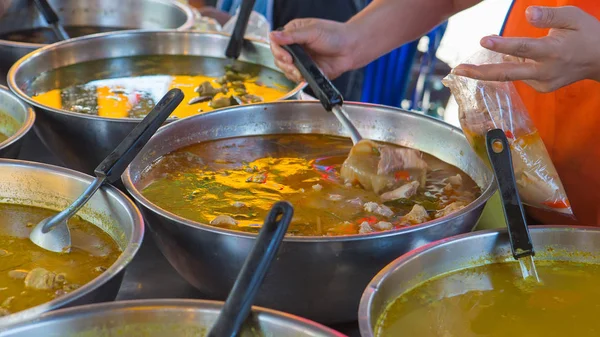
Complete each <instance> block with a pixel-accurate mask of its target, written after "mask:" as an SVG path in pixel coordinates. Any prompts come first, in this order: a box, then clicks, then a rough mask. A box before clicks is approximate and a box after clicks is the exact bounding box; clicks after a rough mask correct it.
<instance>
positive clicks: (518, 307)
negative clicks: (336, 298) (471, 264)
mask: <svg viewBox="0 0 600 337" xmlns="http://www.w3.org/2000/svg"><path fill="white" fill-rule="evenodd" d="M536 267H537V271H538V274H539V275H540V278H541V280H542V283H537V282H536V281H532V278H528V279H527V280H524V279H523V276H522V274H521V269H520V267H519V264H518V263H515V262H511V263H496V264H490V265H484V266H480V267H476V268H469V269H465V270H461V271H457V272H453V273H450V274H446V275H441V276H439V277H436V278H433V279H431V280H429V281H426V282H424V283H423V284H421V285H419V286H417V287H415V288H414V289H412V290H410V291H408V292H407V293H405V294H403V295H402V296H400V297H399V298H398V299H396V300H395V301H394V302H392V303H391V305H389V307H388V308H387V309H386V310H385V312H384V314H383V315H382V316H381V317H380V319H379V321H378V323H377V326H376V331H375V335H376V336H378V337H383V336H420V337H480V336H486V337H506V336H531V337H538V336H539V337H542V336H544V337H550V336H557V337H558V336H578V337H592V336H598V335H599V334H600V324H599V323H597V318H596V314H597V312H598V309H599V308H600V288H598V282H597V281H598V280H599V279H600V266H599V265H594V264H583V263H573V262H560V261H542V260H537V261H536Z"/></svg>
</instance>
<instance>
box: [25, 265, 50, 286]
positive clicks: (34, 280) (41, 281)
mask: <svg viewBox="0 0 600 337" xmlns="http://www.w3.org/2000/svg"><path fill="white" fill-rule="evenodd" d="M55 278H56V275H55V274H54V273H52V272H50V271H48V270H46V269H44V268H34V269H32V270H30V271H29V273H27V276H26V277H25V288H29V289H35V290H50V289H53V288H54V285H55Z"/></svg>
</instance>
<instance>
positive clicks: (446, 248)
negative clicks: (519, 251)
mask: <svg viewBox="0 0 600 337" xmlns="http://www.w3.org/2000/svg"><path fill="white" fill-rule="evenodd" d="M531 239H532V241H533V244H534V247H535V249H536V259H538V260H550V259H551V260H562V261H577V262H588V263H600V245H599V243H600V229H598V228H594V227H567V226H536V227H532V228H531ZM511 260H512V261H514V259H513V257H512V253H511V249H510V241H509V238H508V233H507V232H506V230H487V231H479V232H474V233H470V234H465V235H460V236H456V237H454V238H448V239H444V240H440V241H438V242H434V243H431V244H429V245H426V246H424V247H421V248H419V249H416V250H414V251H412V252H410V253H408V254H406V255H404V256H402V257H400V258H398V259H397V260H395V261H394V262H392V263H390V264H389V265H387V266H386V267H385V268H384V269H383V270H382V271H381V272H379V274H377V276H375V278H373V280H372V281H371V282H370V283H369V285H368V286H367V288H366V289H365V291H364V293H363V296H362V299H361V301H360V309H359V312H358V319H359V325H360V334H361V336H363V337H373V336H374V333H373V331H374V328H375V326H376V324H377V321H378V319H379V317H380V316H381V315H382V314H383V312H384V310H385V309H386V308H387V306H388V305H389V304H390V303H391V302H392V301H394V300H396V299H397V298H398V297H400V296H401V295H402V294H403V293H405V292H406V291H408V290H410V289H412V288H414V287H415V286H417V285H419V284H420V283H422V282H424V281H427V280H428V279H431V278H433V277H435V276H439V275H442V274H445V273H449V272H452V271H456V270H460V269H464V268H469V267H475V266H480V265H485V264H489V263H498V262H505V261H511Z"/></svg>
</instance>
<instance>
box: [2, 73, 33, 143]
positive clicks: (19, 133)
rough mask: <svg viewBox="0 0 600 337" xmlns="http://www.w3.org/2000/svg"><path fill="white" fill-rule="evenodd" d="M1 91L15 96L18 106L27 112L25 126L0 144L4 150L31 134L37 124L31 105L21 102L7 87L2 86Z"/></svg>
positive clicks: (22, 125)
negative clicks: (30, 131)
mask: <svg viewBox="0 0 600 337" xmlns="http://www.w3.org/2000/svg"><path fill="white" fill-rule="evenodd" d="M0 91H2V92H5V93H7V94H9V95H11V96H13V97H14V98H15V100H16V101H17V104H19V105H20V106H21V107H22V108H23V109H24V110H25V111H27V116H26V117H25V121H24V122H23V124H21V127H20V128H19V129H18V130H17V132H15V133H14V134H13V135H11V136H10V137H8V139H7V140H5V141H3V142H0V149H3V148H6V147H8V146H10V145H12V144H13V143H15V142H17V141H18V140H19V139H21V138H23V137H24V136H25V135H26V134H27V133H28V132H29V130H31V128H32V127H33V124H34V123H35V112H33V109H32V108H31V107H30V106H29V105H27V104H26V103H24V102H23V101H22V100H20V99H19V98H18V97H17V96H16V95H14V94H13V93H12V92H11V91H10V90H9V89H8V88H7V87H5V86H3V85H0Z"/></svg>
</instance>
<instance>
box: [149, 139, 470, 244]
mask: <svg viewBox="0 0 600 337" xmlns="http://www.w3.org/2000/svg"><path fill="white" fill-rule="evenodd" d="M374 144H375V143H372V142H371V143H369V144H367V148H369V149H371V146H373V145H374ZM375 145H376V144H375ZM375 147H377V146H375ZM351 148H352V143H351V142H350V141H349V140H348V139H346V138H340V137H333V136H326V135H271V136H250V137H237V138H229V139H222V140H216V141H209V142H203V143H199V144H196V145H192V146H188V147H185V148H182V149H179V150H176V151H174V152H172V153H170V154H167V155H166V156H163V157H162V158H160V159H159V160H158V161H156V162H155V163H154V164H153V165H152V166H151V167H149V168H148V169H147V170H146V171H145V173H144V176H143V177H142V180H141V184H142V185H143V187H144V188H143V189H142V194H143V195H144V196H145V197H146V198H148V200H150V201H151V202H152V203H154V204H156V205H157V206H159V207H161V208H163V209H165V210H166V211H169V212H172V213H174V214H176V215H179V216H181V217H184V218H186V219H189V220H192V221H197V222H200V223H205V224H211V225H213V226H217V227H220V228H227V229H233V230H239V231H245V232H252V233H257V232H258V230H259V228H260V226H261V224H262V222H263V220H264V218H265V216H266V214H267V213H268V211H269V209H270V207H271V205H272V204H273V203H274V202H276V201H279V200H287V201H289V202H291V203H292V205H294V207H295V214H294V218H293V219H292V223H291V225H290V228H289V230H288V233H289V234H290V235H299V236H326V235H331V236H336V235H352V234H366V233H372V232H379V231H386V230H390V229H394V228H403V227H407V226H411V225H415V224H420V223H423V222H426V221H429V220H432V219H435V218H439V217H443V216H446V215H448V214H450V213H452V212H454V211H456V210H459V209H461V208H463V207H465V206H466V205H467V204H469V203H470V202H471V201H473V200H474V199H475V198H477V196H479V195H480V192H481V191H480V189H479V187H478V186H477V185H476V184H475V182H473V181H472V180H471V179H470V178H469V177H468V176H467V175H466V174H464V173H462V172H461V171H460V170H459V169H457V168H456V167H453V166H451V165H449V164H446V163H444V162H442V161H440V160H438V159H436V158H434V157H432V156H429V155H426V154H421V153H420V152H418V151H416V150H412V149H407V148H402V147H399V146H395V145H390V144H387V145H386V146H385V148H387V149H391V150H392V151H393V152H396V153H403V154H406V155H407V156H409V157H410V158H414V156H417V157H418V159H419V161H420V162H419V164H420V165H421V166H422V167H421V168H420V169H419V170H418V171H417V170H416V168H415V167H412V166H410V165H409V166H406V165H404V166H403V165H399V164H398V163H396V164H395V165H396V166H397V167H395V168H394V169H393V170H389V171H388V172H387V173H386V175H384V176H383V177H384V178H385V179H384V182H379V187H378V191H377V192H378V193H375V192H374V191H373V190H372V188H371V189H366V188H364V183H363V181H364V180H361V179H359V178H348V176H346V175H344V176H345V177H342V176H341V175H340V172H341V171H342V172H344V171H345V170H346V171H347V170H351V169H356V170H354V171H353V172H354V174H362V175H363V176H368V175H367V174H366V173H365V174H363V173H361V172H358V171H360V170H359V169H360V166H359V165H351V164H352V163H353V158H354V159H356V158H357V157H356V155H360V154H358V153H356V151H354V150H353V152H354V153H353V155H352V156H351V157H350V158H348V160H346V159H347V157H348V153H349V151H350V149H351ZM370 151H372V149H371V150H370ZM409 157H406V158H404V159H408V158H409ZM371 159H373V158H371ZM396 159H398V158H396ZM374 160H375V159H374ZM345 162H346V163H345ZM357 162H358V161H357ZM404 162H405V163H409V161H406V160H405V161H404ZM357 167H358V168H357ZM375 167H377V166H375ZM413 169H414V170H413ZM357 172H358V173H357ZM365 179H367V178H365ZM382 193H383V194H382Z"/></svg>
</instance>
